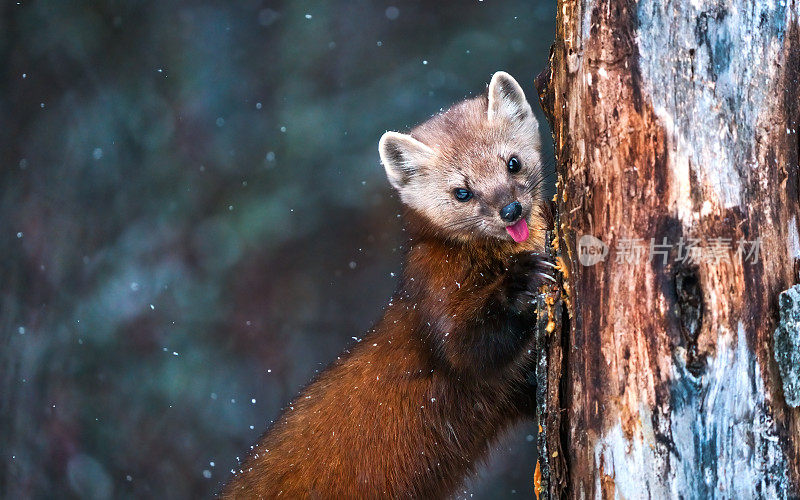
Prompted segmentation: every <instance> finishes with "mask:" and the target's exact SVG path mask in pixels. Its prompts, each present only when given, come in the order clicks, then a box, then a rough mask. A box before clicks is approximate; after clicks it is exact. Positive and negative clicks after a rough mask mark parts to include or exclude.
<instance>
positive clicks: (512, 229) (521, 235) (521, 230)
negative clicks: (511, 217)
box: [506, 219, 528, 243]
mask: <svg viewBox="0 0 800 500" xmlns="http://www.w3.org/2000/svg"><path fill="white" fill-rule="evenodd" d="M506 231H508V234H510V235H511V237H512V238H514V241H516V242H517V243H521V242H523V241H525V240H527V239H528V223H527V222H525V219H520V220H519V222H517V223H516V224H514V225H513V226H508V227H506Z"/></svg>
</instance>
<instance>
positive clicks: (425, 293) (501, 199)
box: [222, 72, 553, 498]
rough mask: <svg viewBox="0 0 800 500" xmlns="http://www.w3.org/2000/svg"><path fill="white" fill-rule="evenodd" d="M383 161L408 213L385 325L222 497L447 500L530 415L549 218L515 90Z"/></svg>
mask: <svg viewBox="0 0 800 500" xmlns="http://www.w3.org/2000/svg"><path fill="white" fill-rule="evenodd" d="M379 152H380V157H381V162H382V163H383V166H384V167H385V169H386V174H387V176H388V178H389V182H390V183H391V185H392V186H393V187H394V188H395V189H396V190H397V192H398V193H399V195H400V199H401V200H402V202H403V204H404V206H405V213H404V223H405V225H406V231H407V233H408V235H409V236H410V238H409V243H408V246H407V256H406V261H405V264H404V268H403V273H402V278H401V280H400V283H399V286H398V288H397V291H396V292H395V293H394V295H393V297H392V299H391V301H390V302H389V305H388V307H387V308H386V311H385V314H384V316H383V318H382V319H381V320H380V321H378V322H377V324H376V325H375V326H374V327H373V329H372V330H371V331H370V332H369V333H368V334H367V335H366V336H365V337H364V339H363V340H362V341H361V342H359V343H358V344H356V345H355V346H354V347H353V348H351V349H350V350H348V351H346V352H345V353H344V354H343V355H341V356H340V357H339V358H337V360H336V361H335V362H334V363H333V364H332V365H331V366H330V367H329V368H327V369H326V370H325V371H324V372H322V373H321V374H320V375H319V376H318V377H317V378H316V379H315V380H314V381H313V382H312V383H311V384H310V385H308V386H307V387H306V388H305V390H303V392H302V393H301V394H300V395H299V396H298V397H297V399H295V400H294V401H293V402H292V403H291V404H290V405H289V406H288V407H287V408H286V409H285V410H284V411H283V413H282V414H281V415H280V417H279V418H278V419H277V420H276V421H275V423H274V424H273V425H272V426H271V427H270V429H269V430H268V431H267V432H266V434H265V435H264V436H263V437H262V438H261V439H260V440H259V441H258V443H257V444H256V445H255V446H253V447H252V450H251V451H250V453H249V456H248V457H247V459H246V461H245V462H244V463H243V464H242V465H241V466H240V470H238V471H237V472H236V474H235V476H234V477H233V478H232V479H231V480H230V482H229V483H228V484H227V485H226V486H225V488H224V489H223V492H222V497H223V498H379V497H380V498H384V497H386V498H401V497H402V498H408V497H412V498H441V497H444V496H447V495H448V494H451V493H452V492H453V491H454V489H455V488H456V487H458V486H459V484H460V482H461V481H462V479H463V478H464V476H465V475H466V474H467V473H469V472H471V471H472V470H473V469H474V467H475V466H476V462H479V460H480V459H481V457H483V456H484V455H485V454H486V452H487V450H488V449H489V447H490V445H491V444H492V442H493V440H494V439H495V438H496V437H497V436H498V435H499V434H500V433H501V432H502V431H503V430H505V429H507V428H508V426H509V425H510V424H512V423H513V422H515V421H518V420H519V419H520V418H521V417H522V416H523V415H525V414H526V412H528V411H529V410H530V409H531V408H532V389H531V387H530V386H529V383H528V381H527V377H526V375H527V374H528V373H529V372H530V370H531V369H532V367H533V357H534V356H533V355H532V353H531V348H532V344H531V343H532V332H533V324H534V320H535V305H534V304H533V303H532V298H534V297H535V295H536V294H537V293H538V290H539V288H540V285H541V284H542V283H544V282H545V280H553V278H552V276H551V275H550V274H549V273H550V272H551V269H552V264H550V263H549V261H548V260H546V259H545V258H544V257H543V252H544V244H545V241H544V240H545V237H544V227H543V226H544V224H546V220H547V217H546V209H545V203H544V194H543V189H542V180H543V179H544V174H543V171H542V168H541V164H542V157H541V152H540V143H539V138H538V124H537V121H536V118H535V117H534V115H533V112H532V111H531V107H530V105H529V104H528V102H527V101H526V100H525V95H524V94H523V91H522V88H520V86H519V84H518V83H517V81H516V80H514V79H513V78H512V77H511V76H510V75H508V74H507V73H504V72H498V73H495V74H494V76H493V77H492V80H491V83H490V84H489V87H488V89H487V91H486V92H485V93H484V94H483V95H481V96H479V97H475V98H471V99H468V100H466V101H463V102H461V103H459V104H456V105H455V106H453V107H452V108H450V109H449V110H447V111H445V112H442V113H440V114H438V115H436V116H434V117H432V118H430V119H429V120H428V121H426V122H425V123H423V124H421V125H419V126H417V127H416V128H414V129H413V130H411V133H410V134H401V133H396V132H386V133H385V134H384V135H383V137H381V140H380V143H379Z"/></svg>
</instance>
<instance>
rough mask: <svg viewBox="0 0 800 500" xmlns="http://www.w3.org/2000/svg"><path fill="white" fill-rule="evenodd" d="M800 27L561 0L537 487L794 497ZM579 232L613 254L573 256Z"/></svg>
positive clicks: (760, 11)
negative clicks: (560, 279) (555, 286)
mask: <svg viewBox="0 0 800 500" xmlns="http://www.w3.org/2000/svg"><path fill="white" fill-rule="evenodd" d="M798 17H800V0H755V1H746V0H639V1H638V2H633V1H630V0H627V1H626V0H612V1H607V2H597V1H591V0H559V2H558V20H557V23H558V26H557V39H556V42H555V44H554V46H553V49H552V54H551V59H550V68H549V69H548V70H547V71H546V72H544V73H543V74H542V75H540V77H539V78H537V82H536V83H537V88H538V89H539V92H540V99H541V103H542V105H543V108H544V109H545V113H546V114H547V115H548V119H549V121H550V125H551V127H552V131H553V139H554V142H555V149H556V157H557V161H558V167H557V169H558V175H559V182H558V192H557V195H556V196H557V200H556V202H557V206H558V213H559V220H558V221H557V228H556V229H557V244H558V248H559V251H560V252H561V258H562V260H563V266H564V269H565V281H564V293H563V297H564V304H565V306H564V310H565V311H566V312H565V313H564V315H563V321H564V323H563V328H561V327H558V328H555V330H554V331H553V332H552V333H550V334H549V335H540V337H541V342H542V362H541V365H542V367H543V368H542V371H541V373H540V374H539V376H538V379H539V383H540V386H541V387H540V390H539V399H540V401H539V402H540V410H541V411H540V413H541V415H540V416H541V421H542V422H543V424H544V425H543V429H542V433H541V434H542V435H541V436H540V446H541V447H542V452H541V455H540V460H539V464H537V469H536V480H537V484H541V489H542V493H543V494H545V495H546V496H547V497H550V498H558V497H565V496H566V497H571V498H648V497H649V498H678V497H680V498H796V497H798V492H799V491H800V489H798V487H800V408H798V405H800V332H798V324H800V323H799V321H800V310H799V309H798V308H799V307H800V293H798V290H800V288H796V289H791V290H789V289H790V288H791V287H792V286H793V285H794V284H795V283H797V282H798V271H800V265H798V262H800V237H798V221H797V215H798V208H799V206H800V205H799V203H798V193H799V189H800V185H798V181H799V178H798V168H799V167H798V154H799V152H800V141H799V140H798V129H800V28H798ZM583 235H593V236H594V237H596V238H598V239H599V240H601V241H602V242H603V243H604V244H605V245H607V248H608V250H609V253H608V255H607V256H606V258H605V260H603V261H600V262H598V263H596V264H594V265H589V266H587V265H583V264H582V263H581V262H580V257H581V254H580V251H581V250H583V251H584V252H586V251H587V249H588V248H589V247H587V246H585V245H583V246H582V245H581V244H580V243H581V241H582V240H581V239H580V238H581V236H583ZM665 238H666V240H665ZM587 241H588V240H586V239H584V240H583V243H586V242H587ZM651 243H652V244H655V245H656V246H654V247H652V248H651ZM682 243H683V244H682ZM594 244H595V246H596V247H597V248H600V249H602V246H599V245H597V242H595V243H594ZM662 245H665V246H662ZM740 246H741V250H743V252H739V250H740ZM697 249H700V250H697ZM755 250H760V252H759V254H758V255H757V256H756V255H753V254H752V253H751V252H753V251H755ZM584 255H585V256H586V255H588V254H584ZM651 257H654V258H651ZM665 260H666V262H665ZM786 290H789V291H788V292H787V293H785V294H784V295H781V293H782V292H784V291H786ZM551 309H555V310H556V311H559V309H558V306H556V307H555V308H552V307H551ZM556 319H558V318H556ZM537 496H538V495H537Z"/></svg>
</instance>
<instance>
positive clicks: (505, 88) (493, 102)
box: [488, 71, 533, 121]
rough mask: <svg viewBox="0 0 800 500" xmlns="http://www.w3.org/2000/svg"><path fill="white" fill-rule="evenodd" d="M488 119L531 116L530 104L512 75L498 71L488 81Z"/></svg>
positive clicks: (525, 117) (520, 118) (515, 118)
mask: <svg viewBox="0 0 800 500" xmlns="http://www.w3.org/2000/svg"><path fill="white" fill-rule="evenodd" d="M488 116H489V121H493V120H498V119H500V120H502V119H505V120H509V121H524V120H526V119H528V118H530V117H532V116H533V111H532V110H531V105H530V104H528V101H526V100H525V93H524V92H523V91H522V87H520V86H519V83H517V81H516V80H514V77H512V76H511V75H509V74H508V73H506V72H505V71H498V72H497V73H495V74H494V76H492V81H491V83H489V110H488Z"/></svg>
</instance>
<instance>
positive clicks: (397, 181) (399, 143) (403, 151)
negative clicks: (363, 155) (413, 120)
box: [378, 132, 434, 191]
mask: <svg viewBox="0 0 800 500" xmlns="http://www.w3.org/2000/svg"><path fill="white" fill-rule="evenodd" d="M378 151H379V152H380V154H381V163H383V167H384V168H385V169H386V177H388V178H389V182H390V183H391V184H392V186H394V188H395V189H397V190H398V191H402V189H403V188H405V187H406V186H407V185H408V183H409V182H411V181H412V180H413V179H414V177H415V176H417V175H418V174H419V171H420V169H421V168H423V167H424V166H425V165H427V163H428V162H429V161H430V160H431V159H432V158H433V156H434V152H433V150H432V149H431V148H429V147H428V146H426V145H425V144H423V143H421V142H420V141H418V140H416V139H414V138H413V137H411V136H410V135H408V134H401V133H398V132H386V133H385V134H383V136H382V137H381V141H380V142H379V143H378Z"/></svg>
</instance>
